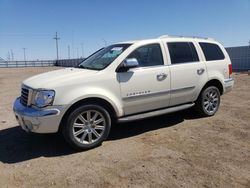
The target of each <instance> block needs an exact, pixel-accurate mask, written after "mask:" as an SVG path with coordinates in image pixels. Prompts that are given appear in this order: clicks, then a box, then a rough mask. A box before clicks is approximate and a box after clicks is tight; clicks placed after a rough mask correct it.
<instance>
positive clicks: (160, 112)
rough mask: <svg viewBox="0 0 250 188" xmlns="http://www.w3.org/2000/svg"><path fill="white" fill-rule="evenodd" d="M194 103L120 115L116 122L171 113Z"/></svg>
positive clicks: (189, 106)
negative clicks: (124, 115)
mask: <svg viewBox="0 0 250 188" xmlns="http://www.w3.org/2000/svg"><path fill="white" fill-rule="evenodd" d="M194 105H195V104H194V103H190V104H183V105H179V106H174V107H169V108H165V109H161V110H156V111H151V112H145V113H142V114H136V115H131V116H126V117H121V118H119V119H118V122H120V123H122V122H129V121H135V120H140V119H145V118H150V117H154V116H159V115H163V114H168V113H172V112H177V111H179V110H184V109H187V108H191V107H192V106H194Z"/></svg>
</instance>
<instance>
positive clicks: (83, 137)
mask: <svg viewBox="0 0 250 188" xmlns="http://www.w3.org/2000/svg"><path fill="white" fill-rule="evenodd" d="M87 134H88V133H87V131H85V132H84V133H83V135H82V137H81V142H83V141H84V139H85V138H86V136H87Z"/></svg>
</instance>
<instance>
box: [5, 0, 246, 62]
mask: <svg viewBox="0 0 250 188" xmlns="http://www.w3.org/2000/svg"><path fill="white" fill-rule="evenodd" d="M56 31H57V32H58V35H59V37H60V40H59V57H60V58H67V57H68V45H70V49H71V57H75V58H76V57H77V55H78V56H81V55H82V45H83V47H84V55H85V56H87V55H89V54H90V53H92V52H94V51H95V50H97V49H99V48H100V47H102V46H104V44H105V42H104V41H106V42H107V43H108V44H111V43H113V42H118V41H124V40H132V39H143V38H153V37H158V36H160V35H163V34H168V35H187V36H204V37H212V38H215V39H216V40H218V41H220V42H222V43H223V44H224V45H225V46H238V45H248V41H249V40H250V0H206V1H205V0H204V1H203V0H187V1H184V0H169V1H167V0H126V1H119V0H116V1H115V0H105V1H104V0H85V1H83V0H82V1H81V0H71V1H70V0H67V1H66V0H60V1H59V0H58V1H56V0H33V1H32V0H0V57H2V58H4V59H6V58H7V56H8V52H10V50H12V51H13V53H14V59H15V60H23V49H22V48H24V47H25V48H27V49H26V54H27V59H29V60H31V59H55V58H56V49H55V40H53V36H54V35H55V32H56ZM77 49H78V50H77ZM77 51H78V53H77Z"/></svg>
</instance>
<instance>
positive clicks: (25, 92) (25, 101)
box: [20, 87, 29, 106]
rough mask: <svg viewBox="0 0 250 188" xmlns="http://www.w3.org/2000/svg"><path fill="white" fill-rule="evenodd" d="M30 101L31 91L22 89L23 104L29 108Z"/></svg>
mask: <svg viewBox="0 0 250 188" xmlns="http://www.w3.org/2000/svg"><path fill="white" fill-rule="evenodd" d="M28 99H29V89H28V88H24V87H22V90H21V99H20V101H21V103H22V104H23V105H24V106H28Z"/></svg>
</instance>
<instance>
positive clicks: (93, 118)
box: [91, 113, 98, 121]
mask: <svg viewBox="0 0 250 188" xmlns="http://www.w3.org/2000/svg"><path fill="white" fill-rule="evenodd" d="M97 116H98V114H97V113H95V115H94V116H93V117H92V119H91V120H92V121H95V120H96V118H97Z"/></svg>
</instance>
